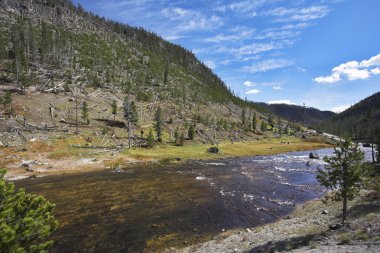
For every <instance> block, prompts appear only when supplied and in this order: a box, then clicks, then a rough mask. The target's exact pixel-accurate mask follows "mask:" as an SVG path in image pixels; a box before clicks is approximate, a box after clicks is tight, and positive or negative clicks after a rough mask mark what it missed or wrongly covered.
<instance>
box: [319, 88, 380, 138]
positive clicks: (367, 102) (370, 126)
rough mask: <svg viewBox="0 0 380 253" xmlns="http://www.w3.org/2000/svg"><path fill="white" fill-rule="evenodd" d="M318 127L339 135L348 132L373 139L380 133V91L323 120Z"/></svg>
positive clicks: (356, 136)
mask: <svg viewBox="0 0 380 253" xmlns="http://www.w3.org/2000/svg"><path fill="white" fill-rule="evenodd" d="M317 128H319V129H321V130H322V131H326V132H329V133H334V134H337V135H344V134H348V135H350V136H353V137H354V138H355V139H358V140H362V141H371V140H372V138H375V137H376V135H379V134H380V92H377V93H375V94H373V95H372V96H369V97H367V98H365V99H363V100H362V101H360V102H359V103H357V104H355V105H353V106H351V107H350V108H349V109H347V110H345V111H343V112H342V113H340V114H338V115H336V116H334V117H333V118H331V119H329V120H327V121H325V122H322V123H321V124H320V125H318V126H317Z"/></svg>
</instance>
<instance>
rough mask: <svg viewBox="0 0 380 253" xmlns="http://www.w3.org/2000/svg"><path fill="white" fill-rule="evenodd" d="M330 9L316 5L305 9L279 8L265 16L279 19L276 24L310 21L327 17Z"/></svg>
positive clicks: (264, 13)
mask: <svg viewBox="0 0 380 253" xmlns="http://www.w3.org/2000/svg"><path fill="white" fill-rule="evenodd" d="M329 12H330V9H329V8H328V7H327V6H325V5H314V6H310V7H304V8H287V7H277V8H274V9H271V10H268V11H265V12H263V13H262V14H263V15H267V16H274V17H277V19H276V20H275V21H276V22H291V21H301V22H305V21H310V20H315V19H320V18H323V17H324V16H326V15H327V14H328V13H329Z"/></svg>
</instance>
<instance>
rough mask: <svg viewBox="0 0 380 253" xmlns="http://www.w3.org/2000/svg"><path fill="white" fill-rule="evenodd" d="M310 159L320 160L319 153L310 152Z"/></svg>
mask: <svg viewBox="0 0 380 253" xmlns="http://www.w3.org/2000/svg"><path fill="white" fill-rule="evenodd" d="M309 158H310V159H319V155H318V154H317V153H313V152H310V154H309Z"/></svg>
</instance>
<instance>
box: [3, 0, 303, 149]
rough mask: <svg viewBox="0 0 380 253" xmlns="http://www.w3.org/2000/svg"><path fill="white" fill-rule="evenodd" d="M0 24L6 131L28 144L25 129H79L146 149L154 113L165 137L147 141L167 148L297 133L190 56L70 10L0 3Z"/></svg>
mask: <svg viewBox="0 0 380 253" xmlns="http://www.w3.org/2000/svg"><path fill="white" fill-rule="evenodd" d="M0 16H1V19H0V32H1V33H0V34H1V35H0V36H1V44H0V97H1V99H2V102H1V104H2V109H3V110H2V111H0V112H1V114H2V115H4V116H6V117H7V118H8V121H3V122H2V123H0V127H1V128H2V129H3V130H4V129H8V130H9V129H13V130H16V132H20V130H21V131H26V130H27V132H26V133H24V132H22V133H24V135H28V134H29V132H30V128H31V127H33V129H34V130H41V129H48V130H49V131H52V132H54V131H57V130H59V131H62V129H63V130H65V131H69V132H74V130H73V129H72V127H73V126H76V130H75V132H85V133H87V132H91V131H90V128H91V127H95V128H98V129H99V128H100V129H101V131H102V132H105V133H106V132H109V131H110V130H112V131H113V132H116V136H118V137H120V140H121V139H122V136H126V135H127V136H128V139H129V140H130V138H131V137H132V138H134V142H136V143H138V145H141V144H143V145H146V137H147V136H148V133H149V132H150V131H153V130H154V129H155V126H156V125H157V122H155V117H154V115H155V113H156V111H157V110H158V108H161V109H162V126H161V127H162V128H163V129H162V131H163V132H162V133H158V135H159V136H157V131H156V133H155V135H154V137H155V139H157V140H159V141H160V140H161V138H163V139H164V142H168V141H170V142H174V143H176V142H177V139H178V140H179V139H181V138H179V137H178V138H174V137H173V132H174V131H175V130H176V129H177V131H178V136H183V138H182V139H185V138H189V139H190V141H201V142H203V143H207V142H208V143H216V141H217V140H232V141H239V140H244V139H257V138H259V137H260V136H261V135H263V134H264V136H265V135H268V134H269V135H273V134H275V133H276V134H291V133H293V132H294V131H296V130H300V126H299V125H297V124H295V123H289V122H287V121H284V120H281V119H277V117H276V120H274V117H273V116H272V115H270V114H269V113H268V110H267V109H265V108H264V107H262V106H261V105H257V104H255V103H253V102H249V101H246V100H242V99H240V98H239V97H237V96H235V95H234V94H233V92H232V91H231V90H230V89H229V88H228V87H227V86H226V84H225V83H224V82H223V81H222V80H221V79H220V78H219V77H217V76H216V75H215V74H214V73H213V72H212V70H211V69H209V68H208V67H207V66H206V65H205V64H203V63H202V62H200V61H199V60H197V58H196V57H195V56H194V54H193V53H192V52H190V51H189V50H187V49H184V48H183V47H181V46H178V45H175V44H172V43H169V42H167V41H165V40H163V39H162V38H160V37H159V36H157V35H156V34H154V33H152V32H149V31H146V30H144V29H142V28H135V27H130V26H128V25H125V24H121V23H118V22H115V21H111V20H107V19H105V18H102V17H99V16H97V15H94V14H92V13H89V12H86V11H85V10H83V8H82V7H81V6H80V5H78V6H76V5H74V4H73V3H72V2H71V1H69V0H55V1H53V0H51V1H46V0H45V1H42V0H36V1H28V0H18V1H2V2H0ZM7 94H8V95H7ZM42 94H45V96H42ZM6 96H13V102H12V103H9V101H8V100H9V99H8V100H6ZM126 100H128V101H130V103H131V105H132V104H133V107H134V111H135V116H136V120H134V121H133V122H131V121H130V120H129V117H125V101H126ZM114 101H115V102H114ZM115 106H116V107H115ZM123 108H124V110H123ZM20 118H23V119H22V120H21V119H20ZM21 122H22V123H23V124H22V125H20V123H21ZM49 126H51V127H50V128H49ZM190 126H191V127H192V128H193V129H191V134H190V136H189V134H188V131H189V128H190ZM15 127H16V128H17V129H15ZM67 127H68V128H67ZM104 128H106V129H107V130H104ZM125 128H128V129H129V130H128V131H125ZM102 129H103V130H102ZM126 132H128V133H126ZM269 132H271V133H269ZM20 133H21V132H20ZM139 133H141V134H139ZM161 135H162V136H161ZM31 138H33V137H31ZM21 139H28V136H26V137H22V138H21ZM120 140H119V142H120ZM119 142H113V143H115V144H117V143H119ZM7 143H8V144H9V142H7ZM144 143H145V144H144ZM182 143H184V142H183V141H182Z"/></svg>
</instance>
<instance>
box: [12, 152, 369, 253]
mask: <svg viewBox="0 0 380 253" xmlns="http://www.w3.org/2000/svg"><path fill="white" fill-rule="evenodd" d="M365 151H366V154H367V157H368V156H369V150H368V149H366V150H365ZM313 152H316V153H318V154H319V155H320V157H323V156H326V155H331V154H332V149H322V150H317V151H313ZM309 153H310V152H309V151H302V152H291V153H286V154H280V155H273V156H257V157H250V158H230V159H221V160H217V161H192V162H189V163H187V164H185V165H179V166H178V165H171V166H162V167H156V166H141V167H134V168H126V169H124V170H123V171H122V172H113V171H110V170H108V171H107V170H106V171H101V172H89V173H81V174H76V175H64V176H49V177H44V178H37V179H33V180H31V179H28V180H21V181H18V182H16V186H21V187H25V188H26V189H27V190H28V191H30V192H33V193H38V194H42V195H43V196H44V197H45V198H47V199H48V200H50V201H51V202H54V203H55V204H56V210H55V216H56V218H57V219H58V221H59V223H60V227H59V228H58V229H57V230H56V231H55V232H54V233H53V235H52V239H54V241H55V244H54V248H53V250H52V252H59V253H65V252H152V251H160V250H162V249H164V248H167V247H172V246H175V247H183V246H187V245H189V244H193V243H196V242H201V241H205V240H209V239H211V238H212V237H213V236H214V235H216V234H218V233H220V232H221V231H224V230H228V229H234V228H251V227H255V226H258V225H262V224H265V223H268V222H272V221H275V220H276V219H278V218H280V217H281V216H284V215H287V214H289V213H290V212H291V211H292V210H293V209H294V207H295V206H296V205H297V204H300V203H303V202H305V201H308V200H311V199H314V198H318V197H321V196H322V195H323V194H324V189H323V188H322V187H321V186H319V184H318V183H317V181H316V179H315V175H316V169H317V167H318V166H319V167H321V166H323V161H322V159H319V160H311V159H309Z"/></svg>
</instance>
